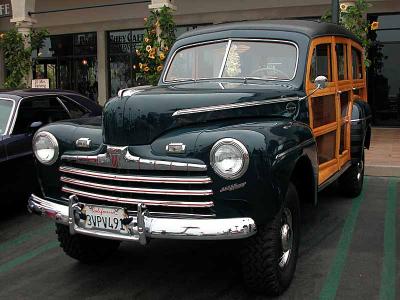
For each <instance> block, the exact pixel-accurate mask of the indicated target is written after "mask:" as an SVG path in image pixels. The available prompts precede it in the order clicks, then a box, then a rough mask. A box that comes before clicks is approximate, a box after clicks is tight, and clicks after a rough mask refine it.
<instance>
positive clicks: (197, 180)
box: [59, 166, 212, 184]
mask: <svg viewBox="0 0 400 300" xmlns="http://www.w3.org/2000/svg"><path fill="white" fill-rule="evenodd" d="M59 170H60V172H64V173H68V174H74V175H80V176H89V177H94V178H99V179H108V180H114V181H128V182H144V183H172V184H208V183H212V180H211V178H210V177H207V176H196V177H195V176H190V177H169V176H165V177H159V176H139V175H119V174H112V173H104V172H98V171H88V170H84V169H78V168H74V167H65V166H61V167H60V168H59Z"/></svg>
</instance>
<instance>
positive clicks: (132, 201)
mask: <svg viewBox="0 0 400 300" xmlns="http://www.w3.org/2000/svg"><path fill="white" fill-rule="evenodd" d="M120 149H122V151H123V152H122V154H120V157H119V161H118V163H117V167H112V166H111V165H112V164H115V163H114V162H113V157H112V156H111V157H110V156H109V155H107V154H108V153H110V152H109V151H107V153H106V154H99V155H98V156H70V155H68V156H62V162H63V163H62V165H61V166H60V168H59V170H60V172H61V177H60V180H61V182H62V188H61V189H62V192H63V193H64V196H65V198H68V196H69V195H71V194H75V195H77V196H78V197H79V198H80V199H83V200H82V201H86V203H93V204H96V203H98V204H100V203H102V204H106V205H112V203H120V204H124V205H123V206H124V207H126V208H127V209H128V210H136V207H135V206H136V205H137V204H145V205H147V206H148V209H149V211H150V213H151V212H154V213H157V214H165V215H169V216H171V215H173V216H181V217H184V216H185V215H187V216H189V215H190V216H191V215H198V216H200V217H205V216H215V215H214V213H213V206H214V203H213V201H212V196H213V190H212V188H211V183H212V180H211V178H210V177H208V176H207V175H206V170H207V167H206V166H205V165H202V164H189V163H184V162H167V161H157V160H148V159H142V158H137V157H134V156H132V155H130V154H129V151H127V148H126V147H121V148H120ZM121 159H122V161H121ZM151 166H152V167H151ZM166 166H168V167H166Z"/></svg>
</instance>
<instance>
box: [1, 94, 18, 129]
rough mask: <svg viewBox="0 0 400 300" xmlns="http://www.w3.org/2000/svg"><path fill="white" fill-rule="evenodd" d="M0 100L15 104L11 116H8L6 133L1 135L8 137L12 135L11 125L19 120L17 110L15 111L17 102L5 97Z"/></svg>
mask: <svg viewBox="0 0 400 300" xmlns="http://www.w3.org/2000/svg"><path fill="white" fill-rule="evenodd" d="M0 100H6V101H11V102H12V104H13V106H12V108H11V111H10V115H9V116H8V121H7V124H6V128H5V129H4V132H3V133H2V134H1V135H6V134H8V133H9V134H11V123H12V122H14V120H15V119H16V118H17V117H16V110H15V106H16V105H15V103H16V100H14V99H11V98H4V97H1V98H0Z"/></svg>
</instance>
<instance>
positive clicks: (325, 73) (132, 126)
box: [29, 20, 370, 295]
mask: <svg viewBox="0 0 400 300" xmlns="http://www.w3.org/2000/svg"><path fill="white" fill-rule="evenodd" d="M363 62H364V58H363V49H362V47H361V44H360V41H358V40H357V38H356V37H355V36H354V35H352V34H351V33H350V32H348V31H347V30H345V29H344V28H342V27H339V26H336V25H333V24H326V23H317V22H309V21H293V20H292V21H288V20H285V21H271V22H243V23H235V24H225V25H218V26H213V27H210V28H204V29H199V30H196V31H193V32H190V33H186V34H185V35H183V36H181V37H180V39H178V41H177V42H176V43H175V45H174V46H173V47H172V49H171V53H170V54H169V56H168V59H167V61H166V65H165V68H164V70H163V73H162V76H161V79H160V82H159V84H158V86H157V87H144V88H143V87H141V88H133V89H126V90H122V91H120V93H119V97H116V98H114V99H112V100H111V101H109V102H108V103H107V105H106V106H105V108H104V113H103V122H101V121H100V120H98V122H97V123H96V121H93V122H92V123H91V124H90V125H88V124H84V123H82V121H68V122H61V123H60V122H58V123H55V124H50V125H48V126H45V127H43V128H41V129H40V130H39V131H38V133H37V134H36V135H35V138H34V142H33V143H34V147H35V155H36V158H37V159H38V161H39V162H40V164H38V166H39V175H40V179H41V180H42V183H43V185H42V187H43V190H44V195H45V197H44V198H41V197H38V196H36V195H32V196H31V198H30V200H29V208H30V210H31V211H33V212H36V213H38V214H44V215H46V216H49V217H52V218H54V220H55V221H56V223H57V234H58V237H59V240H60V242H61V247H62V248H63V249H64V251H65V252H66V253H67V254H68V255H70V256H71V257H73V258H76V259H78V260H81V261H83V262H93V261H96V260H100V259H102V258H104V257H106V256H107V255H109V254H110V253H111V252H112V251H114V250H115V249H117V247H118V244H119V242H120V241H138V242H140V243H142V244H146V243H147V242H148V241H149V239H152V238H166V239H167V238H169V239H198V240H210V239H215V240H223V239H242V243H240V244H239V243H238V246H239V245H241V247H242V248H240V249H232V251H238V252H240V254H241V259H242V271H243V278H244V282H245V284H246V286H247V287H248V288H249V289H251V290H254V291H259V292H265V293H268V294H273V295H277V294H280V293H282V292H283V291H284V290H285V289H286V288H287V287H288V286H289V284H290V282H291V280H292V278H293V274H294V272H295V269H296V261H297V253H298V248H299V225H300V222H299V218H300V211H299V201H310V202H312V203H317V193H318V192H319V191H320V190H322V189H324V188H325V187H326V186H328V185H329V184H331V183H332V182H334V181H336V180H339V184H340V185H341V190H342V191H343V192H345V193H346V194H347V195H348V196H351V197H354V196H356V195H358V194H359V193H360V191H361V189H362V185H363V176H364V149H365V148H368V147H369V141H370V124H369V119H370V113H369V108H368V104H367V102H366V95H367V91H366V78H365V66H364V63H363ZM209 251H212V249H209ZM147 259H151V258H147ZM176 263H179V262H176ZM127 268H130V266H127ZM132 271H133V272H134V271H135V270H134V268H133V269H132Z"/></svg>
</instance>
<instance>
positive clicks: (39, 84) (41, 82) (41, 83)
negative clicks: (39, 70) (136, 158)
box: [32, 79, 50, 89]
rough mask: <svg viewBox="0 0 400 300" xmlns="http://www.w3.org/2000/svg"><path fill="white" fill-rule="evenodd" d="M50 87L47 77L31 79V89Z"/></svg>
mask: <svg viewBox="0 0 400 300" xmlns="http://www.w3.org/2000/svg"><path fill="white" fill-rule="evenodd" d="M49 87H50V84H49V80H48V79H33V80H32V88H33V89H48V88H49Z"/></svg>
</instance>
